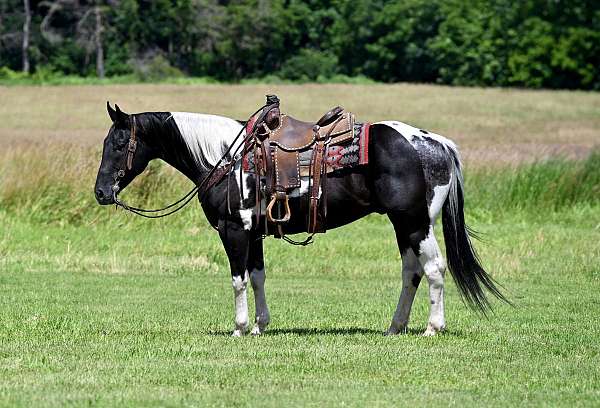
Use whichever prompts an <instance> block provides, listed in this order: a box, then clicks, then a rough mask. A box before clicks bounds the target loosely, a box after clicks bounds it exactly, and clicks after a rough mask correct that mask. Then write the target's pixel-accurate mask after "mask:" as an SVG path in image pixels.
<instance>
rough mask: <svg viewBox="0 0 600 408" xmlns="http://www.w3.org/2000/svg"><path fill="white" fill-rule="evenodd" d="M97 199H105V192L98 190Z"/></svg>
mask: <svg viewBox="0 0 600 408" xmlns="http://www.w3.org/2000/svg"><path fill="white" fill-rule="evenodd" d="M96 197H97V198H104V192H102V190H100V189H98V190H96Z"/></svg>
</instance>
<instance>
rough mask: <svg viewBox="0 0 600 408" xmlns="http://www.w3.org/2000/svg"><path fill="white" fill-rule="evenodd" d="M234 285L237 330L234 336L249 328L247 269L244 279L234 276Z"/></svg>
mask: <svg viewBox="0 0 600 408" xmlns="http://www.w3.org/2000/svg"><path fill="white" fill-rule="evenodd" d="M231 285H232V286H233V300H234V304H235V330H234V331H233V336H235V337H239V336H241V335H243V334H245V333H246V330H248V298H247V297H246V287H247V286H248V272H247V271H246V273H245V275H244V279H242V278H241V277H240V276H234V277H233V278H232V280H231Z"/></svg>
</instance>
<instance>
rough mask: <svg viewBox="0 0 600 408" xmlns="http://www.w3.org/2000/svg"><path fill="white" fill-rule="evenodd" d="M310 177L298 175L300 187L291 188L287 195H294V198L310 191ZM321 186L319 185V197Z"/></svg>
mask: <svg viewBox="0 0 600 408" xmlns="http://www.w3.org/2000/svg"><path fill="white" fill-rule="evenodd" d="M309 188H310V179H309V177H308V176H305V177H300V188H295V189H293V190H292V191H291V192H290V194H289V197H294V198H298V197H304V196H305V195H307V194H308V193H309V192H310V191H309ZM321 193H322V192H321V187H319V198H321Z"/></svg>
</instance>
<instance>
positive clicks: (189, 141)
mask: <svg viewBox="0 0 600 408" xmlns="http://www.w3.org/2000/svg"><path fill="white" fill-rule="evenodd" d="M108 113H109V115H110V118H111V119H112V122H113V124H112V126H111V128H110V130H109V132H108V135H107V136H106V139H105V140H104V149H103V153H102V163H101V165H100V169H99V171H98V176H97V179H96V185H95V194H96V199H97V201H98V203H100V204H103V205H106V204H112V203H113V202H114V199H113V194H112V188H113V186H114V184H115V180H116V176H115V173H116V172H117V171H118V170H120V169H121V167H120V165H121V164H122V163H123V162H124V161H125V159H126V155H127V146H128V142H129V139H130V137H131V129H132V121H133V118H135V123H136V139H137V149H136V151H135V155H134V156H133V160H132V163H131V169H130V170H127V171H125V174H121V176H122V178H120V180H119V191H122V190H123V189H124V188H125V187H126V186H127V185H128V184H129V183H130V182H131V181H132V180H133V179H134V178H135V177H136V176H137V175H139V174H140V173H141V172H142V171H143V170H144V169H145V168H146V166H147V164H148V162H150V161H151V160H153V159H162V160H164V161H165V162H167V163H168V164H170V165H171V166H173V167H175V168H176V169H177V170H179V171H180V172H181V173H183V174H184V175H185V176H187V177H188V178H189V179H190V180H192V181H193V182H194V183H196V184H197V185H198V184H199V183H201V182H202V180H203V179H204V178H205V177H206V176H207V175H208V174H209V172H210V170H211V169H212V168H213V166H215V165H216V164H217V163H218V161H219V159H220V158H221V157H222V155H223V154H225V153H226V151H227V149H228V148H229V147H230V145H231V144H232V143H233V141H234V139H235V136H236V135H237V134H238V132H240V130H241V128H242V126H243V125H242V124H241V123H240V122H238V121H236V120H233V119H229V118H225V117H221V116H215V115H206V114H194V113H183V112H147V113H139V114H132V115H129V114H126V113H124V112H122V111H121V110H120V109H119V107H118V106H117V109H116V110H115V109H113V108H111V107H110V105H108ZM368 148H369V163H368V165H364V166H357V167H354V168H353V169H351V170H347V169H346V170H345V171H343V172H339V173H336V172H334V173H330V174H328V175H327V195H326V196H327V197H326V200H327V208H328V211H327V224H326V225H327V228H336V227H339V226H342V225H345V224H348V223H350V222H352V221H355V220H358V219H359V218H361V217H364V216H365V215H367V214H370V213H373V212H376V213H380V214H386V215H387V216H388V218H389V219H390V221H391V222H392V224H393V226H394V230H395V233H396V240H397V242H398V247H399V249H400V253H401V255H402V291H401V294H400V299H399V301H398V306H397V308H396V311H395V313H394V316H393V318H392V322H391V324H390V327H389V329H388V330H387V332H386V334H397V333H402V332H404V331H406V328H407V325H408V321H409V316H410V311H411V307H412V303H413V299H414V297H415V292H416V290H417V288H418V286H419V282H420V281H421V278H422V276H423V275H425V277H426V279H427V282H428V284H429V298H430V302H431V306H430V315H429V321H428V323H427V329H426V330H425V332H424V335H426V336H431V335H434V334H436V333H437V332H440V331H442V330H444V328H445V326H446V321H445V318H444V273H445V270H446V262H445V261H444V258H443V257H442V253H441V251H440V248H439V246H438V243H437V241H436V238H435V236H434V234H433V228H434V225H435V220H436V217H437V216H438V214H439V213H440V212H441V213H442V225H443V232H444V239H445V242H446V257H447V259H448V268H449V270H450V272H451V274H452V276H453V277H454V280H455V282H456V284H457V286H458V288H459V290H460V292H461V295H462V296H463V298H464V300H465V301H466V302H467V304H469V305H470V306H474V307H475V308H477V309H480V310H482V311H484V312H485V311H486V310H488V309H489V307H490V304H489V302H488V300H487V298H486V295H485V292H484V290H486V289H487V290H488V291H489V292H491V293H492V294H493V295H495V296H496V297H498V298H500V299H503V300H506V299H505V298H504V296H503V295H502V294H501V293H500V292H499V290H498V289H497V287H496V286H495V284H494V281H493V280H492V278H491V277H490V276H489V275H488V274H487V273H486V272H485V271H484V269H483V268H482V267H481V265H480V263H479V261H478V258H477V255H476V253H475V250H474V249H473V247H472V245H471V241H470V239H469V232H468V229H467V227H466V225H465V220H464V213H463V181H462V174H461V163H460V159H459V154H458V151H457V148H456V146H455V144H454V143H453V142H452V141H450V140H448V139H446V138H445V137H442V136H439V135H436V134H434V133H430V132H427V131H424V130H420V129H417V128H414V127H412V126H409V125H407V124H404V123H401V122H397V121H386V122H378V123H374V124H372V125H371V128H370V138H369V146H368ZM228 159H229V160H231V159H237V158H231V157H230V158H228ZM237 166H238V170H239V163H238V164H237ZM228 177H230V180H229V184H230V188H229V189H228V188H227V184H228V183H227V180H222V181H221V182H219V183H217V184H216V185H214V186H213V187H212V188H210V190H208V191H207V194H205V196H204V198H203V199H202V200H201V205H202V208H203V209H204V212H205V215H206V217H207V219H208V221H209V222H210V224H211V225H212V226H213V227H215V228H216V229H217V230H218V232H219V236H220V238H221V240H222V242H223V245H224V247H225V251H226V253H227V256H228V258H229V263H230V267H231V276H232V285H233V291H234V304H235V329H234V331H233V335H234V336H240V335H243V334H245V333H246V332H247V329H248V325H249V318H248V303H247V296H246V288H247V283H248V278H249V280H250V283H251V285H252V288H253V292H254V297H255V305H256V314H255V324H254V327H253V329H252V331H251V333H252V334H254V335H258V334H261V333H263V332H264V331H265V329H266V328H267V325H268V324H269V320H270V317H269V308H268V306H267V299H266V294H265V287H264V285H265V265H264V258H263V245H262V240H261V239H260V232H259V231H257V228H255V227H256V225H254V224H255V222H256V221H255V214H254V211H255V208H254V206H255V203H256V201H255V197H254V194H255V188H254V183H255V178H254V177H253V176H251V175H250V174H247V173H244V172H240V171H235V172H232V173H231V174H230V175H229V176H228ZM228 192H229V195H230V197H229V198H230V200H229V201H230V203H229V204H230V208H229V209H228V205H227V201H228V200H227V194H228ZM306 193H307V188H305V186H304V185H303V186H302V187H301V188H300V189H299V191H298V192H297V194H296V198H292V199H291V200H290V207H291V209H292V214H294V215H295V216H294V215H293V216H292V219H291V220H290V222H289V223H288V224H287V225H286V227H285V228H284V232H285V233H288V234H293V233H299V232H302V231H304V230H305V228H306V226H305V225H304V223H305V219H306V205H305V204H304V203H305V201H304V199H302V198H301V196H302V195H303V194H306ZM241 194H243V196H241ZM229 210H231V211H229ZM261 217H264V214H262V215H261ZM261 222H262V221H261Z"/></svg>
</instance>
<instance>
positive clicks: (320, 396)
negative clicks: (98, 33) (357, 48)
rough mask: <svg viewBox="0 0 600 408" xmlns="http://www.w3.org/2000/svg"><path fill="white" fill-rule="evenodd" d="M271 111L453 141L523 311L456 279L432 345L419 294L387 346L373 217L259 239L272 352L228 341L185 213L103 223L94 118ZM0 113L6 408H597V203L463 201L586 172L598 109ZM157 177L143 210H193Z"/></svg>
mask: <svg viewBox="0 0 600 408" xmlns="http://www.w3.org/2000/svg"><path fill="white" fill-rule="evenodd" d="M273 91H274V92H277V93H279V94H280V96H282V100H283V101H284V104H285V106H286V109H285V110H287V111H289V112H290V113H292V114H294V116H299V117H300V118H304V119H309V118H313V117H316V116H317V115H318V114H319V113H323V112H324V111H325V110H327V108H329V107H331V106H333V105H335V104H343V105H346V106H347V107H348V108H349V109H351V110H353V111H355V112H356V113H357V114H358V116H359V118H361V119H363V120H372V121H375V120H380V119H385V118H391V119H398V120H403V121H406V122H408V123H411V124H414V125H417V126H422V127H426V128H429V129H430V130H432V131H436V132H439V133H442V134H445V135H448V136H450V137H452V138H453V139H455V140H458V141H459V142H460V144H461V149H462V151H463V152H465V166H466V168H467V169H466V171H467V180H466V206H467V221H468V222H469V223H470V224H471V225H472V226H473V227H475V229H477V230H478V231H480V232H481V233H483V237H484V242H477V243H476V246H477V248H478V249H479V252H480V255H481V258H482V261H483V264H484V266H485V267H486V269H487V270H489V271H490V273H491V274H492V276H493V277H494V278H495V279H496V280H497V281H499V282H500V283H501V284H502V285H503V286H504V288H505V293H506V294H507V296H508V297H509V298H510V299H511V300H512V302H513V303H514V307H512V306H509V305H505V304H502V303H499V302H493V305H494V310H495V312H494V313H493V314H491V315H490V316H488V318H485V317H482V316H480V315H478V314H477V313H475V312H472V311H470V310H469V309H467V308H466V307H465V306H464V305H463V304H462V302H461V300H460V297H459V295H458V292H457V290H456V287H455V286H454V284H453V283H452V279H451V277H450V276H449V275H447V282H448V285H447V289H446V319H447V326H448V329H447V331H446V332H445V333H444V334H442V335H440V336H437V337H434V338H425V337H422V336H420V334H421V333H422V332H423V331H424V329H425V326H426V322H427V317H428V310H429V304H428V297H427V284H426V281H423V283H422V285H421V288H420V289H419V292H418V294H417V299H416V300H415V304H414V307H413V314H412V319H411V324H410V330H409V332H408V333H407V334H406V335H400V336H393V337H384V336H383V335H382V333H383V332H384V330H385V329H387V327H388V325H389V322H390V319H391V317H392V314H393V312H394V309H395V306H396V303H397V300H398V296H399V294H400V289H401V282H400V276H401V273H400V271H401V269H400V266H401V262H400V256H399V253H398V250H397V247H396V243H395V240H394V234H393V231H392V228H391V225H390V224H389V222H388V221H387V219H386V218H385V217H384V216H370V217H367V218H365V219H363V220H361V221H359V222H357V223H354V224H352V225H349V226H346V227H344V228H341V229H337V230H333V231H329V232H328V233H327V234H326V235H321V236H319V237H318V238H317V240H316V243H315V244H313V245H311V246H309V247H306V248H297V247H291V246H289V245H287V244H285V243H282V242H280V241H277V240H275V239H268V240H267V241H266V258H267V285H266V289H267V298H268V301H269V306H270V309H271V319H272V323H271V325H270V327H269V330H268V331H267V333H266V334H265V335H264V336H261V337H251V336H247V337H243V338H232V337H230V333H231V331H232V329H233V293H232V289H231V279H230V274H229V267H228V263H227V260H226V256H225V254H224V251H223V249H222V246H221V244H220V242H219V240H218V237H217V235H216V233H215V232H214V231H213V230H212V229H210V228H209V227H208V226H207V224H206V221H205V220H204V217H203V215H202V213H201V211H200V209H199V206H198V205H197V204H194V205H193V206H192V208H189V209H186V210H185V212H184V213H180V214H178V215H176V216H174V217H173V218H168V219H164V220H143V219H137V218H133V217H132V216H129V215H126V214H125V213H123V212H122V211H117V212H116V211H114V209H112V208H103V209H99V208H98V207H96V206H95V205H94V200H93V197H92V186H93V181H94V177H95V172H96V171H97V165H98V160H99V156H98V154H99V148H100V142H101V140H102V138H103V137H104V135H105V134H106V130H107V129H108V126H109V124H110V123H109V122H108V119H107V115H106V113H105V107H104V103H105V101H106V99H110V100H111V101H116V102H121V101H123V102H122V105H123V106H122V107H123V109H125V110H127V111H143V110H187V111H200V112H211V113H221V114H224V115H230V116H232V117H237V118H243V117H244V116H245V115H247V114H248V113H251V112H252V111H253V110H254V109H255V108H256V107H257V106H258V105H259V104H260V103H261V102H262V100H263V96H262V95H263V94H264V93H268V92H273ZM0 96H1V97H2V100H8V101H10V103H8V104H6V105H4V106H3V107H2V108H1V109H0V406H7V407H14V406H24V407H30V406H36V407H37V406H51V407H54V406H64V405H73V406H111V407H112V406H273V407H280V406H342V405H344V406H359V407H362V406H393V405H407V406H431V405H442V406H446V405H456V406H465V405H467V406H507V405H520V406H521V405H525V406H569V407H570V406H598V405H599V404H600V402H599V401H600V326H599V325H598V317H599V316H600V295H599V293H600V244H599V243H600V203H599V200H598V199H596V200H594V199H588V200H585V202H581V203H574V204H573V205H569V206H564V205H563V206H559V207H557V209H556V210H553V211H550V210H548V208H552V204H549V205H547V206H545V207H544V208H543V209H540V210H536V209H535V208H532V207H531V206H526V205H523V206H520V205H514V208H509V209H507V210H506V211H504V212H502V213H495V212H493V211H491V210H490V208H496V207H494V206H492V205H486V203H485V202H484V199H483V198H482V197H484V198H485V197H490V191H489V190H490V188H487V190H486V192H485V194H483V193H481V195H477V194H478V193H477V191H475V192H474V193H473V194H470V193H469V191H470V190H469V186H470V185H471V186H473V184H470V182H469V171H472V170H473V169H480V170H484V171H486V172H487V173H486V174H487V176H486V177H492V178H493V175H494V171H496V170H494V169H497V168H498V167H504V166H506V165H513V164H517V163H520V162H527V161H531V160H533V159H536V158H540V157H545V156H548V155H555V154H564V155H566V156H567V157H569V158H573V159H578V158H582V157H585V156H586V155H587V153H589V152H590V151H591V150H592V149H593V148H594V146H598V144H599V143H600V132H599V129H600V94H598V93H583V92H546V91H542V92H530V91H514V90H498V89H489V90H481V89H476V88H470V89H464V88H448V87H435V86H423V85H394V86H383V85H374V86H350V85H327V86H318V85H305V86H276V87H271V86H267V85H252V86H217V85H214V86H213V85H211V86H174V85H160V86H156V85H144V86H99V87H8V88H7V87H0ZM589 163H591V164H590V165H595V163H596V164H597V163H598V161H595V162H594V161H590V162H589ZM490 168H491V170H490ZM152 171H154V173H151V175H150V176H148V177H147V178H151V177H155V178H160V180H161V181H160V182H157V183H156V184H149V183H147V182H146V181H144V182H142V183H134V184H133V185H132V186H131V187H130V190H129V191H127V194H128V197H130V198H131V197H133V198H132V200H134V201H135V199H142V198H143V199H146V197H145V195H146V194H148V191H145V190H144V189H145V188H150V187H151V188H153V189H155V190H159V191H160V193H157V192H156V191H154V190H149V191H150V192H153V193H154V194H152V195H153V196H156V198H155V199H153V200H154V201H152V200H150V201H151V204H164V202H165V201H166V200H168V199H169V198H173V197H174V196H175V195H177V193H178V192H180V191H185V189H186V187H187V184H186V182H184V181H182V179H181V178H175V179H171V177H175V176H173V174H172V173H170V172H164V171H163V170H162V169H159V170H158V172H157V170H156V168H153V169H152ZM592 173H593V172H590V174H592ZM594 174H597V172H596V173H594ZM492 178H490V182H491V183H492V182H495V183H501V182H502V180H509V178H505V179H498V180H494V179H492ZM540 180H542V181H541V182H545V181H544V180H546V179H544V178H543V177H540ZM590 180H591V181H592V182H593V180H594V179H588V180H587V183H588V186H587V187H586V188H588V187H589V183H590ZM483 182H485V180H484V181H483ZM574 182H575V183H577V182H579V180H575V181H574ZM479 183H482V181H479ZM492 185H493V184H492ZM148 186H150V187H148ZM548 188H551V186H549V187H548ZM163 190H168V191H163ZM499 190H500V189H499ZM471 191H473V189H471ZM482 191H483V190H482ZM502 191H506V190H505V189H502ZM586 191H599V190H598V188H597V187H594V186H592V188H591V189H589V188H588V190H586ZM522 193H523V194H524V196H527V192H526V191H525V192H522ZM490 199H493V196H492V197H490ZM498 199H499V201H500V197H499V198H498ZM549 199H551V197H550V198H549ZM136 202H137V201H136ZM143 202H148V201H143ZM470 202H471V203H477V204H476V206H474V205H473V204H471V205H470V204H469V203H470ZM438 229H439V231H438V233H439V232H441V228H438ZM438 235H439V236H440V242H442V241H443V240H442V239H441V234H438ZM249 295H250V309H251V311H253V302H252V292H251V290H250V291H249ZM252 318H253V312H251V319H252Z"/></svg>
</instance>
